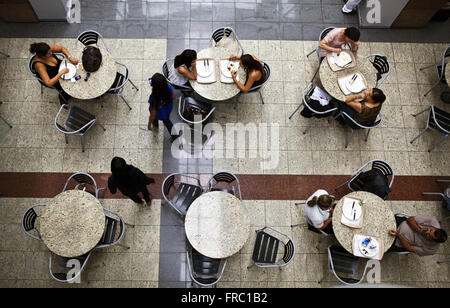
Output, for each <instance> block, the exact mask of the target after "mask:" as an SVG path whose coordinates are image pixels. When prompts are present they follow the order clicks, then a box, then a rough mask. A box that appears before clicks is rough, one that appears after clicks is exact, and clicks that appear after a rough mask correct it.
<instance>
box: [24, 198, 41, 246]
mask: <svg viewBox="0 0 450 308" xmlns="http://www.w3.org/2000/svg"><path fill="white" fill-rule="evenodd" d="M46 205H47V204H43V203H39V204H34V205H32V206H30V207H29V208H28V209H27V210H26V211H25V213H24V214H23V216H22V229H23V231H24V232H25V234H26V235H28V236H29V237H31V238H33V239H35V240H38V241H41V240H42V239H41V234H40V232H39V230H38V229H37V228H36V219H37V218H38V217H39V215H38V214H37V213H36V211H35V209H37V208H39V207H41V208H42V207H44V206H46ZM33 230H35V231H36V233H37V236H36V235H33V234H32V233H31V231H33Z"/></svg>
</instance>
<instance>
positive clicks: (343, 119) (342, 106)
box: [336, 101, 359, 129]
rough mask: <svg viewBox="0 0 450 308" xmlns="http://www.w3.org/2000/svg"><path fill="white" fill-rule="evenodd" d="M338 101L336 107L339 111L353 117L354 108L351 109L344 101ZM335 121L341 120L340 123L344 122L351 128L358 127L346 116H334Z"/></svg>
mask: <svg viewBox="0 0 450 308" xmlns="http://www.w3.org/2000/svg"><path fill="white" fill-rule="evenodd" d="M337 102H338V108H339V110H340V111H343V112H345V113H346V114H348V116H349V117H350V118H352V119H355V112H356V111H355V109H353V108H352V107H350V106H349V105H347V104H346V103H345V102H341V101H337ZM336 120H337V121H339V122H341V123H345V124H346V125H348V126H350V127H351V128H353V129H358V128H359V127H358V126H357V125H356V124H355V123H353V122H352V121H351V120H350V119H348V118H347V117H342V116H339V117H337V118H336Z"/></svg>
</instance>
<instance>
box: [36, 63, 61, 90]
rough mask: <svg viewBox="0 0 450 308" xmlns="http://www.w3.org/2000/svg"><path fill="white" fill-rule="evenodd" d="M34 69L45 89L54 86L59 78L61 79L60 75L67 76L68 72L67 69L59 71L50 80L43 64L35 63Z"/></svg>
mask: <svg viewBox="0 0 450 308" xmlns="http://www.w3.org/2000/svg"><path fill="white" fill-rule="evenodd" d="M34 67H35V69H36V71H37V72H38V74H39V76H40V77H41V79H42V81H43V82H44V84H45V85H46V86H47V87H53V86H54V85H55V84H57V83H58V80H59V78H61V76H62V75H64V74H67V73H68V72H69V69H68V68H64V69H62V70H61V71H59V72H58V74H56V76H55V77H53V78H51V79H50V76H48V73H47V68H46V67H45V65H44V64H42V63H39V62H37V63H35V64H34Z"/></svg>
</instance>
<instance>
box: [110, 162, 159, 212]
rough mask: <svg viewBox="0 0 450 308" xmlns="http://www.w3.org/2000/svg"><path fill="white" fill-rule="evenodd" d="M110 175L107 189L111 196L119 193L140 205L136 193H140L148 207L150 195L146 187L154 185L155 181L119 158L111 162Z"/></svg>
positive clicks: (139, 199) (140, 201)
mask: <svg viewBox="0 0 450 308" xmlns="http://www.w3.org/2000/svg"><path fill="white" fill-rule="evenodd" d="M111 172H112V175H111V176H110V177H109V178H108V188H109V191H110V192H111V193H112V194H115V193H116V192H117V189H119V190H120V192H121V193H122V194H123V195H125V196H127V197H129V198H130V199H131V200H133V201H134V202H136V203H139V204H142V199H141V198H140V197H139V195H138V193H139V192H140V193H142V196H143V197H144V200H145V202H146V204H147V205H148V206H150V204H151V201H152V200H151V199H150V194H149V192H148V190H147V185H149V184H151V183H154V182H155V180H154V179H152V178H149V177H147V176H146V175H145V174H144V173H143V172H142V171H141V170H139V169H138V168H136V167H134V166H133V165H128V164H127V163H126V162H125V160H124V159H123V158H121V157H114V158H113V159H112V161H111Z"/></svg>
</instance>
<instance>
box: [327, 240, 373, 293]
mask: <svg viewBox="0 0 450 308" xmlns="http://www.w3.org/2000/svg"><path fill="white" fill-rule="evenodd" d="M361 259H362V258H358V257H355V256H354V255H352V254H351V253H349V252H347V250H345V249H344V248H343V247H341V246H337V245H330V246H328V266H329V269H330V271H331V272H332V273H333V274H334V276H335V277H336V278H337V280H339V281H340V282H341V283H343V284H345V285H353V286H354V285H357V284H359V283H361V282H362V281H363V279H364V277H365V276H366V270H367V265H368V263H367V260H368V259H364V260H363V261H362V260H361ZM361 262H365V265H364V270H363V271H362V272H363V273H362V275H361V277H359V278H354V276H355V274H356V273H357V271H358V269H359V267H360V266H361ZM324 278H325V277H324ZM324 278H322V279H321V280H320V281H319V283H321V282H322V281H323V279H324Z"/></svg>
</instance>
